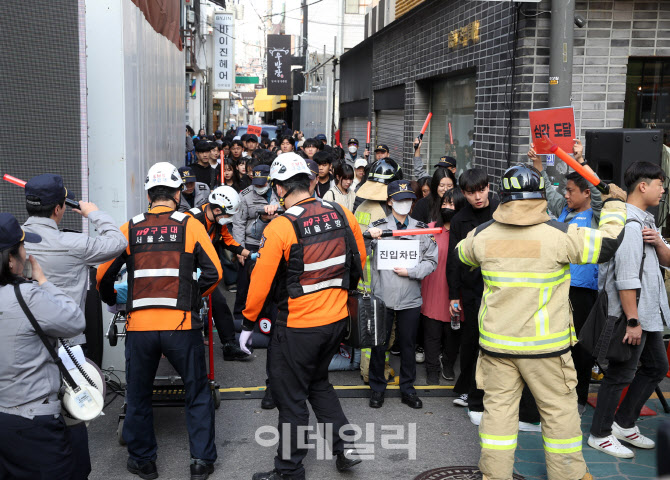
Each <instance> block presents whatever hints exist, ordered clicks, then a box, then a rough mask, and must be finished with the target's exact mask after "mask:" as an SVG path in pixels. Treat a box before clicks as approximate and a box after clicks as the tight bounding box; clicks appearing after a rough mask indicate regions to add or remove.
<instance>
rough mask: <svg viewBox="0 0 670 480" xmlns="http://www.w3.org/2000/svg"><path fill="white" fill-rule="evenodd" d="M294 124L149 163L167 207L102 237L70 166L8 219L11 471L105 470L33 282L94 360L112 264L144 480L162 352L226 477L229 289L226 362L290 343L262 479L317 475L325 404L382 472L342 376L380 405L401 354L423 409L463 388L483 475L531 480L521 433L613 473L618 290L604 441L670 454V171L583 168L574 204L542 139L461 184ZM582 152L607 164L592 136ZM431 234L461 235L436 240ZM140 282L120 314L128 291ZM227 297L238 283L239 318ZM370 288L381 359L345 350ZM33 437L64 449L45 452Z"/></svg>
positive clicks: (7, 444)
mask: <svg viewBox="0 0 670 480" xmlns="http://www.w3.org/2000/svg"><path fill="white" fill-rule="evenodd" d="M279 132H280V133H279V136H278V137H277V138H270V137H269V135H265V134H262V135H261V136H260V138H259V137H258V136H256V135H254V134H244V135H242V136H236V135H235V132H234V131H229V132H227V133H226V134H225V135H224V134H223V132H221V131H216V132H215V133H214V134H213V135H211V136H209V135H206V132H205V131H204V130H202V129H201V130H200V131H199V132H198V134H197V135H195V132H194V131H193V130H192V129H191V128H190V127H189V126H187V127H186V156H185V160H184V165H182V166H180V167H179V168H177V167H175V166H174V165H172V164H170V163H165V162H158V163H156V164H154V165H153V166H152V167H151V168H150V169H149V172H148V174H147V178H146V181H145V185H144V188H145V190H146V194H147V201H148V203H149V210H148V211H147V212H137V215H136V216H134V217H133V218H132V219H130V220H129V221H128V222H127V223H125V224H124V225H122V226H121V227H120V228H119V227H117V226H116V225H115V224H114V222H113V221H112V219H111V218H110V217H109V216H108V215H107V214H105V213H103V212H101V211H99V210H98V208H97V207H96V206H95V205H94V204H92V203H88V202H79V204H78V206H77V208H75V210H74V211H75V212H77V213H78V214H80V215H82V216H83V217H86V218H88V219H89V220H90V221H91V222H92V224H93V225H94V227H95V228H96V230H97V232H98V235H97V236H96V237H92V238H89V237H88V236H86V235H83V234H77V233H71V232H67V233H66V232H61V231H60V230H59V229H58V224H59V223H60V221H61V220H62V218H63V214H64V211H65V202H66V200H67V199H68V198H70V199H71V197H72V195H71V193H69V192H68V191H67V189H66V187H65V186H64V185H63V181H62V178H61V177H60V176H58V175H52V174H45V175H40V176H37V177H34V178H32V179H30V180H29V181H28V183H27V184H26V188H25V193H26V208H27V212H28V215H29V218H28V220H27V221H26V222H25V224H24V225H23V226H21V225H19V223H18V222H17V220H16V219H15V218H14V216H13V215H11V214H9V213H1V214H0V252H1V254H2V257H1V263H0V297H1V298H2V304H3V310H4V311H3V312H2V313H1V314H0V315H1V317H2V319H3V320H6V321H8V322H10V323H11V324H12V325H13V326H12V328H8V329H5V330H3V333H2V334H1V335H0V346H2V348H0V352H2V353H0V355H2V356H3V357H4V361H3V362H0V424H1V425H2V428H3V432H5V435H4V436H3V439H2V440H0V476H1V477H3V478H4V477H5V476H9V477H12V478H38V477H39V476H40V475H44V472H47V471H48V472H49V477H50V478H58V479H60V478H63V479H65V478H87V476H88V474H89V473H90V471H91V467H90V459H89V458H88V441H87V432H86V427H85V424H84V423H81V422H80V423H76V424H75V425H69V426H68V427H67V428H66V427H65V424H64V421H63V417H62V416H61V415H60V412H61V408H60V403H59V395H58V392H59V389H60V385H61V379H60V374H59V371H58V368H57V366H56V364H55V363H54V362H53V361H52V359H51V358H50V357H49V355H48V354H47V353H46V351H44V353H39V354H37V355H36V354H35V352H42V350H43V349H42V348H41V343H40V340H39V338H37V337H36V335H35V332H33V331H31V326H30V324H27V323H26V321H25V318H26V313H25V310H23V308H22V307H21V301H20V298H19V295H18V294H17V293H16V289H20V293H22V295H23V296H24V297H26V298H27V304H28V307H29V308H30V310H31V311H32V313H33V315H34V316H35V317H36V318H37V320H38V322H39V323H40V324H41V326H42V328H43V330H44V331H45V332H46V334H47V336H48V337H49V338H50V341H51V343H52V344H53V345H54V346H55V345H57V339H60V340H58V341H59V342H61V343H67V344H69V345H82V348H83V350H84V352H85V350H86V345H85V342H86V340H85V338H84V336H83V335H82V332H83V330H84V327H85V324H84V320H83V314H82V309H83V306H84V302H85V299H86V290H87V285H88V280H89V277H88V273H87V271H86V269H87V268H88V267H89V266H98V268H97V278H96V280H97V288H98V290H99V292H100V297H101V299H102V301H103V302H105V303H107V304H108V305H117V304H120V303H124V304H125V306H124V311H126V329H127V337H126V343H125V349H126V382H127V385H126V403H127V409H126V417H125V422H124V426H123V433H122V435H123V438H124V440H125V441H126V443H127V445H128V453H129V457H128V463H127V469H128V471H130V472H131V473H134V474H137V475H138V476H140V477H141V478H143V479H153V478H157V477H158V469H157V465H156V460H157V454H156V452H157V444H156V439H155V436H154V433H153V414H152V405H151V395H152V385H153V380H154V377H155V374H156V370H157V367H158V362H159V361H160V358H161V355H165V357H167V359H168V361H169V362H170V363H171V364H172V365H173V367H174V368H175V369H176V370H177V372H178V373H179V375H180V376H181V378H182V379H183V381H184V385H185V390H186V399H185V403H186V422H187V427H188V434H189V445H190V453H191V464H190V474H191V478H192V479H195V480H204V479H206V478H207V477H208V475H210V474H211V473H212V472H213V471H214V463H215V462H216V460H217V451H216V445H215V443H214V438H215V436H214V407H213V400H212V398H211V395H210V391H209V385H208V384H207V381H206V375H205V373H206V366H205V362H204V356H203V351H202V349H203V323H204V319H203V318H201V316H200V305H201V298H202V297H207V296H211V308H212V313H213V320H214V323H215V325H216V331H217V335H218V337H219V342H217V343H219V344H220V346H221V348H222V355H223V358H224V359H225V360H227V361H238V360H245V359H247V357H248V356H249V355H250V353H251V351H250V348H249V342H250V339H251V337H252V334H253V332H254V331H255V330H258V329H260V330H261V331H262V332H263V333H265V334H269V335H270V340H269V344H268V354H267V365H266V373H267V379H266V385H267V387H266V390H265V396H264V398H263V400H262V402H261V406H262V408H265V409H274V408H277V410H278V416H279V420H278V421H279V424H280V428H279V431H280V432H281V434H280V446H279V448H278V453H277V456H276V457H275V461H274V469H273V470H271V471H268V472H258V473H255V474H254V475H253V479H254V480H281V479H303V478H305V475H306V474H305V469H304V466H303V465H302V460H303V459H304V457H305V455H306V453H307V450H306V449H305V448H304V445H302V443H301V439H300V438H299V436H300V435H302V434H301V433H300V427H301V426H306V425H307V424H308V421H309V410H308V408H307V405H306V402H307V401H309V403H310V404H311V406H312V409H313V411H314V414H315V415H316V417H317V420H318V422H320V423H325V424H332V425H333V429H332V430H331V431H330V432H329V433H328V436H329V437H330V438H327V440H328V441H329V442H330V445H331V448H332V451H333V453H334V454H335V455H336V467H337V469H338V470H339V471H346V470H349V469H350V468H352V467H354V466H355V465H357V464H358V463H360V461H361V460H360V459H359V458H357V456H356V452H355V450H354V449H349V450H345V448H344V444H345V442H344V440H343V438H344V436H346V434H347V432H346V425H347V424H348V421H347V418H346V415H345V413H344V412H343V410H342V407H341V405H340V403H339V400H338V398H337V395H336V393H335V391H334V389H333V387H332V385H331V384H330V383H329V380H328V371H332V370H350V371H356V372H359V373H360V375H361V378H362V379H363V381H364V382H365V383H366V384H369V386H370V390H371V394H370V398H369V400H368V403H369V406H370V407H371V408H382V407H383V405H384V402H385V390H386V387H387V385H388V382H389V381H391V380H392V379H394V377H395V372H394V371H393V368H392V367H391V366H390V364H389V360H390V355H398V356H399V357H400V372H399V387H400V393H401V402H402V403H403V404H406V405H407V406H409V407H410V408H412V409H420V408H422V406H423V402H422V400H421V398H420V397H419V396H418V394H417V391H416V389H415V383H416V380H417V364H419V365H424V366H425V369H426V381H427V384H429V385H438V384H440V383H441V382H443V381H446V382H450V383H451V382H455V384H454V392H455V393H456V395H457V396H456V397H455V398H454V400H453V405H454V407H456V408H458V407H465V408H467V412H468V415H469V418H470V420H471V421H472V423H473V424H475V425H477V426H479V436H480V444H481V447H482V450H481V457H480V464H479V467H480V469H481V471H482V473H483V475H484V478H486V479H488V480H507V479H509V478H511V476H512V470H513V464H514V450H515V448H516V445H517V434H518V431H519V430H530V431H541V432H542V435H543V442H544V448H545V453H546V462H547V472H548V477H549V479H550V480H558V479H561V480H565V479H568V480H578V479H586V480H588V479H591V478H592V477H591V475H590V474H589V472H588V468H587V465H586V463H585V461H584V457H583V455H582V443H583V442H582V436H581V428H580V422H581V420H580V416H581V415H582V414H583V413H584V410H585V408H586V400H587V397H588V393H589V384H590V380H591V372H592V368H593V367H594V359H593V357H592V356H591V352H589V351H587V350H586V349H585V348H584V347H582V345H581V344H580V343H578V342H577V336H578V335H579V334H580V332H581V330H582V329H583V328H584V325H585V324H586V323H587V318H588V317H589V313H590V312H591V309H592V307H593V306H594V305H595V304H596V302H597V299H598V292H599V290H600V291H602V290H606V291H607V293H608V299H609V311H610V315H616V316H621V317H622V318H623V321H624V322H625V333H624V336H623V339H622V343H624V344H626V345H627V346H628V348H629V351H628V356H627V357H626V358H625V359H623V360H622V359H618V358H617V359H612V360H611V361H610V362H609V364H608V365H604V366H602V367H606V368H607V371H606V375H605V377H604V380H603V381H602V384H601V386H600V391H599V395H598V402H597V407H596V410H595V414H594V419H593V424H592V426H591V432H590V436H589V438H588V441H587V444H588V445H589V446H590V447H592V448H594V449H596V450H599V451H601V452H604V453H606V454H609V455H613V456H616V457H623V458H630V457H632V456H633V455H634V451H633V450H632V449H630V448H629V447H628V446H633V447H636V448H645V449H648V448H654V446H655V443H654V441H653V440H652V439H650V438H647V437H645V436H643V435H642V434H641V433H640V430H639V428H638V427H637V426H636V425H635V422H636V419H637V418H638V416H639V413H640V410H641V409H642V407H643V406H644V404H645V402H646V401H647V400H648V399H649V397H650V395H651V394H652V393H653V391H654V389H655V388H656V386H657V385H658V383H659V382H660V381H661V379H662V378H663V376H664V375H665V374H666V372H667V371H668V360H667V357H666V354H665V349H664V344H663V338H662V332H663V325H664V322H665V323H666V324H667V322H668V321H669V320H670V308H669V307H668V301H667V296H666V294H665V290H664V281H663V277H662V274H661V273H660V272H661V270H660V268H659V267H660V266H665V267H667V266H670V246H668V245H667V244H666V243H665V241H664V239H663V237H662V236H661V235H660V231H659V229H658V228H657V227H656V225H655V222H654V218H653V216H652V215H651V214H650V213H649V211H648V210H649V209H650V208H652V207H654V206H656V205H658V203H659V202H660V200H661V196H662V195H663V193H664V189H663V182H664V181H665V178H666V177H665V173H664V172H663V170H662V169H661V168H660V167H659V166H658V165H656V164H653V163H649V162H644V161H640V162H636V163H634V164H633V165H631V166H630V167H629V168H628V170H627V171H626V174H625V178H624V183H625V189H626V192H624V191H623V190H621V189H620V188H619V187H617V186H616V185H614V184H610V190H609V193H608V194H603V193H601V192H600V191H599V190H598V189H596V188H595V187H593V186H590V185H589V184H588V183H587V182H586V180H584V178H583V177H581V176H580V175H579V174H578V173H570V174H569V175H567V177H566V180H567V182H566V186H565V193H564V194H561V193H559V191H558V189H557V188H556V187H555V186H554V185H552V182H551V180H550V179H549V177H548V176H547V174H546V172H545V171H544V170H543V165H542V160H541V158H540V157H539V156H538V155H537V154H536V153H535V150H534V149H533V146H532V145H531V148H530V150H529V152H528V157H529V160H530V162H531V163H532V166H531V165H517V166H514V167H511V168H510V169H508V170H507V171H506V172H505V173H504V174H503V176H502V178H501V181H500V185H499V188H497V191H498V194H496V193H494V192H493V189H491V181H492V179H491V178H490V177H489V175H488V174H487V173H486V171H485V170H483V169H480V168H470V169H466V170H464V171H463V172H462V173H461V174H460V175H459V176H458V178H457V177H456V171H457V161H456V160H455V159H454V158H453V157H451V156H448V155H445V156H443V157H441V158H439V159H435V160H436V161H434V167H433V168H434V170H433V172H432V174H431V173H430V172H429V168H428V167H427V164H426V162H425V161H424V159H423V157H422V153H421V147H422V142H421V140H420V139H418V138H417V139H416V140H415V144H414V147H415V149H414V151H415V154H414V157H413V164H412V172H411V174H412V175H411V176H412V177H414V178H415V179H416V180H410V179H409V178H408V177H409V176H410V175H408V173H407V172H404V171H403V168H402V164H401V162H400V163H399V162H398V161H396V160H394V159H392V158H390V154H389V148H388V146H386V145H384V144H375V145H374V149H373V152H370V151H368V150H367V149H364V151H363V155H362V156H359V152H360V151H361V145H360V144H359V142H358V140H357V139H356V138H350V139H348V140H347V145H346V147H347V148H346V150H345V149H343V148H341V147H339V146H330V145H328V142H327V138H326V137H325V135H318V136H317V137H315V138H307V139H305V138H304V137H303V135H302V133H301V132H297V131H296V132H290V131H289V132H287V131H283V130H279ZM372 154H373V155H372ZM573 155H574V158H575V160H577V161H578V162H579V163H580V164H582V165H583V166H584V167H585V168H587V169H588V168H589V167H588V164H587V162H586V160H585V158H584V156H583V149H582V145H581V143H580V142H579V141H578V140H576V141H575V143H574V150H573ZM426 228H431V229H437V231H439V233H437V234H434V235H433V234H421V233H419V234H418V235H417V234H416V230H417V229H418V230H419V231H420V230H422V229H426ZM403 230H408V231H409V230H411V231H412V232H408V234H407V235H403V233H402V231H403ZM432 231H433V230H431V232H432ZM390 232H393V234H394V238H395V239H398V240H403V239H404V240H408V239H413V240H416V241H415V242H411V245H412V247H411V248H413V249H414V250H412V252H411V253H410V254H409V258H412V259H413V260H414V261H413V262H409V263H407V266H394V267H392V268H389V267H386V266H385V267H381V265H380V262H381V258H380V257H379V255H378V250H380V249H381V248H382V244H381V242H382V238H383V237H386V236H388V234H389V233H390ZM398 234H399V236H398ZM124 269H125V271H126V272H127V279H128V281H127V283H128V294H127V299H125V300H124V301H123V302H122V301H121V300H120V292H119V290H118V288H117V287H118V286H117V285H116V282H117V280H118V277H119V275H121V274H122V273H123V271H124ZM219 284H220V285H219ZM221 286H223V287H225V289H227V290H228V291H229V292H231V293H234V294H235V301H234V303H233V304H232V305H228V302H227V300H226V296H225V295H224V294H223V292H222V288H221ZM356 289H359V290H361V291H365V292H372V294H373V295H374V296H376V297H377V298H379V299H380V300H381V301H383V303H384V306H385V316H386V322H385V323H386V325H388V326H389V328H387V329H386V331H384V332H382V333H383V341H382V342H380V343H379V344H378V345H376V346H375V347H373V348H363V349H358V348H354V347H352V346H350V345H345V344H344V343H343V338H344V334H345V330H346V326H347V319H348V317H349V310H348V307H347V304H348V292H349V291H354V290H356ZM324 305H328V309H325V310H324V308H323V306H324ZM260 319H264V321H265V320H267V323H264V324H262V325H259V323H260V322H259V320H260ZM238 337H239V338H238ZM206 341H209V342H213V341H214V339H212V338H209V339H206ZM638 364H639V367H638ZM457 372H458V375H457ZM629 385H630V388H629V391H628V394H627V395H626V398H625V400H624V401H623V402H622V403H621V405H619V407H618V409H617V404H618V401H619V398H620V396H621V392H622V390H623V389H624V387H626V386H629ZM282 425H289V428H288V429H282V428H281V426H282ZM26 429H32V431H33V432H34V435H33V436H32V437H31V438H27V437H26V436H25V435H24V434H23V432H24V431H25V430H26ZM622 441H623V442H625V443H626V445H627V446H625V445H624V444H622V443H621V442H622ZM35 448H39V449H41V451H42V452H43V455H41V456H39V457H38V458H34V457H32V456H30V455H29V454H28V453H27V450H28V449H35Z"/></svg>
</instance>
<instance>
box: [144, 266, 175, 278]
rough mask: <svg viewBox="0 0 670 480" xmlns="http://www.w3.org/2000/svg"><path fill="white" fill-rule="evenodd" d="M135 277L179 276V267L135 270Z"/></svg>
mask: <svg viewBox="0 0 670 480" xmlns="http://www.w3.org/2000/svg"><path fill="white" fill-rule="evenodd" d="M133 275H134V277H135V278H146V277H178V276H179V269H178V268H147V269H144V270H135V272H134V273H133Z"/></svg>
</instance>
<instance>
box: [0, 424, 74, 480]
mask: <svg viewBox="0 0 670 480" xmlns="http://www.w3.org/2000/svg"><path fill="white" fill-rule="evenodd" d="M0 431H2V435H0V478H2V479H3V480H4V479H20V480H34V479H47V478H48V479H50V480H51V479H53V480H70V479H72V478H78V477H76V473H75V468H76V467H75V458H74V454H73V450H72V439H71V431H70V429H69V428H67V427H66V426H65V421H64V420H63V417H62V416H60V415H59V416H58V418H54V416H53V415H40V416H37V417H34V418H33V419H32V420H29V419H27V418H23V417H19V416H18V415H9V414H7V413H0Z"/></svg>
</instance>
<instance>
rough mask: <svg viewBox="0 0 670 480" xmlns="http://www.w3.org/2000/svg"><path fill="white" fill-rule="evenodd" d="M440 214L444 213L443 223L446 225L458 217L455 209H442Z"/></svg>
mask: <svg viewBox="0 0 670 480" xmlns="http://www.w3.org/2000/svg"><path fill="white" fill-rule="evenodd" d="M440 212H441V213H442V221H443V222H444V223H450V222H451V219H452V218H454V215H456V210H454V209H453V208H441V209H440Z"/></svg>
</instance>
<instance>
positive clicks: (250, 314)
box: [240, 152, 366, 480]
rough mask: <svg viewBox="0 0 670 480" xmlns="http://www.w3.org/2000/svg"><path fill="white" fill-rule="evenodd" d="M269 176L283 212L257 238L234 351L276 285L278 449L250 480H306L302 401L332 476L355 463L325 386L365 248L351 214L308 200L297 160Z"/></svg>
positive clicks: (273, 382)
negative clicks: (328, 455)
mask: <svg viewBox="0 0 670 480" xmlns="http://www.w3.org/2000/svg"><path fill="white" fill-rule="evenodd" d="M270 176H271V178H272V180H273V182H274V184H275V188H276V191H277V195H278V196H279V197H280V198H282V199H283V201H284V206H285V208H286V212H285V213H284V214H283V215H282V216H280V217H278V218H276V219H274V220H272V222H270V224H269V225H268V226H267V227H266V228H265V230H264V232H263V236H262V237H261V242H260V249H259V251H258V253H259V257H258V259H257V260H256V266H255V268H254V270H253V272H252V274H251V283H250V286H249V297H248V299H247V304H246V308H245V309H244V312H243V313H242V315H243V317H244V320H243V324H242V333H241V334H240V347H241V348H243V349H245V350H247V352H249V350H248V349H247V343H248V341H249V339H250V337H251V333H252V330H253V328H254V324H255V322H256V320H257V319H258V317H259V314H260V312H261V309H262V307H263V305H264V304H265V300H266V298H267V297H268V295H269V293H270V289H271V286H272V284H273V280H275V281H276V286H275V288H276V289H277V290H276V293H275V294H276V297H277V298H278V299H279V301H278V315H277V320H276V322H275V325H273V327H272V328H273V333H272V340H271V343H270V349H269V354H270V357H271V358H270V386H271V388H272V396H273V398H274V401H275V403H276V405H277V408H278V410H279V432H280V442H279V447H278V450H277V456H276V457H275V469H274V470H273V471H271V472H266V473H256V474H254V475H253V480H281V479H287V478H291V479H298V480H299V479H304V478H305V468H304V466H303V465H302V460H303V458H305V455H306V454H307V449H306V448H303V447H300V445H305V442H306V440H307V431H306V430H305V427H306V426H307V425H308V422H309V410H308V408H307V403H306V401H307V400H309V403H310V404H311V406H312V409H313V410H314V414H315V415H316V418H317V421H318V422H319V423H323V424H325V425H326V432H328V434H327V438H326V441H328V442H329V444H330V446H331V450H332V452H333V454H335V455H336V456H337V459H336V462H335V465H336V467H337V469H338V470H339V471H345V470H348V469H350V468H351V467H353V466H354V465H357V464H358V463H360V462H361V460H360V458H357V457H356V456H352V453H355V450H354V449H347V450H346V452H345V448H344V447H345V445H344V443H345V440H344V439H343V438H342V435H343V434H345V435H349V434H350V433H351V432H348V431H347V430H346V428H343V427H344V426H345V425H347V424H348V420H347V418H346V416H345V415H344V412H343V411H342V407H341V405H340V401H339V399H338V398H337V394H336V393H335V390H334V389H333V386H332V385H331V384H330V382H329V380H328V365H329V364H330V361H331V359H332V358H333V355H334V354H335V353H337V351H338V349H339V345H340V342H341V341H342V339H343V337H344V334H345V328H346V323H347V318H348V317H349V314H348V310H347V299H348V289H349V287H350V286H351V287H353V286H354V285H356V283H357V281H358V277H359V276H360V273H361V268H362V267H363V266H364V265H365V258H366V257H365V243H364V242H363V235H362V233H361V230H360V227H359V226H358V223H357V222H356V219H355V218H354V216H353V214H352V213H351V212H349V211H348V210H346V209H344V208H342V207H340V206H339V205H337V204H330V203H328V202H321V201H319V200H317V199H315V198H313V197H312V196H311V195H310V193H309V188H310V178H309V176H310V170H309V168H308V167H307V164H306V163H305V161H304V160H303V159H302V158H300V156H299V155H297V154H295V153H292V152H289V153H283V154H282V155H280V156H279V157H278V158H277V159H276V160H275V161H274V162H273V163H272V167H271V171H270ZM359 252H360V253H359ZM357 262H360V263H359V264H358V265H357ZM353 272H356V274H355V275H353V276H352V275H351V274H352V273H353ZM286 432H288V436H287V435H286ZM299 436H300V438H299Z"/></svg>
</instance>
